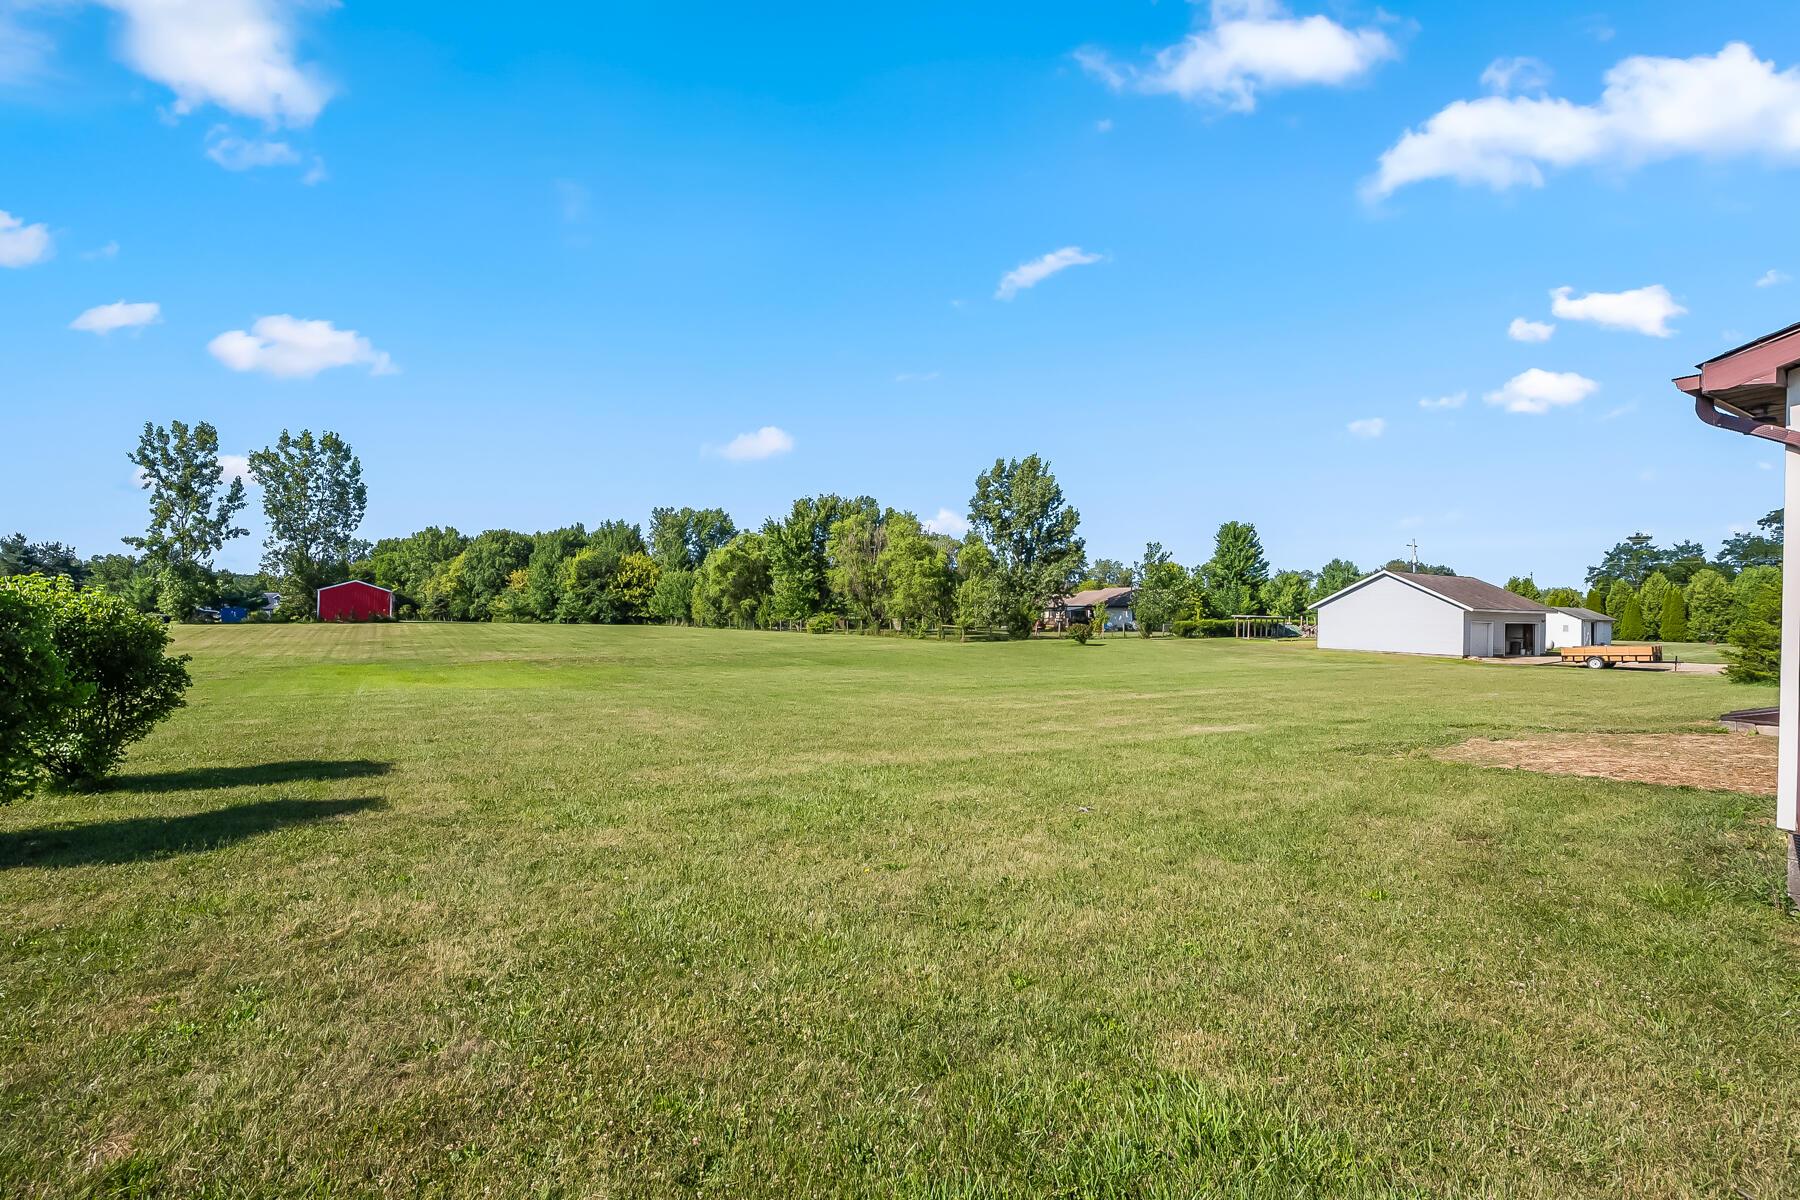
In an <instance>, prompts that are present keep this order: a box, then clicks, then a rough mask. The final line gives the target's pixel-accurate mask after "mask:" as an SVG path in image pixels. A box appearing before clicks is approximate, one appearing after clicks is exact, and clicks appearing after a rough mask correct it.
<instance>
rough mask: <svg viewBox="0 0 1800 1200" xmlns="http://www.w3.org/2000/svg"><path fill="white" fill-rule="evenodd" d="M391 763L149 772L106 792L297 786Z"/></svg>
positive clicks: (300, 761)
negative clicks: (305, 781)
mask: <svg viewBox="0 0 1800 1200" xmlns="http://www.w3.org/2000/svg"><path fill="white" fill-rule="evenodd" d="M389 769H390V764H388V763H384V762H376V761H374V760H373V759H367V758H346V759H320V758H296V759H292V760H290V761H288V762H271V763H256V764H255V765H253V766H248V767H192V768H189V769H188V770H185V771H151V772H149V773H147V774H143V775H121V776H119V777H118V778H117V779H111V780H108V781H107V782H106V784H105V785H104V788H103V790H104V791H109V792H197V791H209V790H211V789H213V788H229V787H255V786H256V785H258V784H268V783H299V782H301V781H303V780H309V779H367V778H368V777H370V776H372V775H386V774H387V773H388V771H389Z"/></svg>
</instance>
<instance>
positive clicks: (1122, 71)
mask: <svg viewBox="0 0 1800 1200" xmlns="http://www.w3.org/2000/svg"><path fill="white" fill-rule="evenodd" d="M1398 53H1399V50H1398V48H1397V47H1395V45H1394V43H1393V41H1392V40H1391V39H1389V37H1388V36H1387V34H1385V33H1383V32H1381V31H1380V30H1379V29H1376V28H1373V27H1372V26H1370V27H1364V28H1360V29H1350V28H1346V27H1345V26H1343V25H1340V24H1338V23H1337V22H1336V21H1333V20H1332V19H1330V18H1329V17H1323V16H1316V15H1315V16H1310V17H1294V16H1290V15H1289V14H1288V11H1287V9H1286V8H1285V7H1284V6H1283V5H1282V4H1280V3H1279V2H1278V0H1213V4H1212V23H1211V25H1210V26H1208V27H1207V28H1204V29H1200V30H1197V31H1195V32H1194V33H1191V34H1189V35H1188V36H1187V37H1186V38H1184V39H1183V40H1181V41H1180V42H1177V43H1176V44H1175V45H1173V46H1170V47H1168V48H1166V49H1164V50H1162V51H1161V52H1160V53H1158V54H1157V56H1156V58H1155V59H1154V61H1153V62H1152V63H1151V64H1150V65H1149V66H1147V67H1144V68H1141V69H1140V68H1137V67H1120V66H1117V65H1115V64H1114V63H1113V62H1112V61H1111V60H1110V59H1108V58H1107V57H1106V56H1105V55H1104V54H1102V53H1100V52H1099V51H1096V50H1093V49H1084V50H1080V51H1078V52H1077V53H1076V56H1075V57H1076V61H1077V62H1079V63H1080V64H1081V65H1082V66H1083V67H1084V68H1085V69H1086V70H1087V71H1088V72H1089V73H1090V74H1092V75H1094V76H1095V77H1096V78H1098V79H1100V80H1102V81H1103V82H1104V83H1105V84H1106V85H1107V86H1108V87H1111V88H1114V89H1123V88H1126V87H1130V88H1133V89H1135V90H1137V91H1141V92H1149V93H1169V94H1173V95H1177V96H1180V97H1181V98H1182V99H1184V100H1191V101H1194V102H1196V103H1205V104H1212V105H1217V106H1219V107H1221V108H1226V109H1229V110H1231V111H1233V112H1246V113H1247V112H1252V111H1254V110H1255V108H1256V99H1257V94H1258V93H1259V92H1263V91H1270V92H1273V91H1279V90H1281V89H1283V88H1294V87H1307V86H1315V87H1341V86H1343V85H1345V84H1350V83H1354V82H1356V81H1357V80H1359V79H1361V78H1362V77H1363V76H1365V75H1367V74H1368V73H1369V72H1370V71H1372V70H1373V69H1374V68H1375V67H1376V66H1377V65H1378V64H1380V63H1381V62H1382V61H1383V60H1385V59H1389V58H1393V57H1395V56H1396V55H1397V54H1398Z"/></svg>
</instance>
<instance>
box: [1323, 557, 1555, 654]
mask: <svg viewBox="0 0 1800 1200" xmlns="http://www.w3.org/2000/svg"><path fill="white" fill-rule="evenodd" d="M1313 608H1314V609H1316V610H1317V611H1318V624H1319V646H1320V648H1321V649H1326V650H1380V651H1386V652H1388V653H1392V654H1442V655H1445V656H1448V657H1470V658H1491V657H1501V656H1515V655H1522V654H1542V653H1543V652H1544V649H1545V647H1546V646H1547V645H1548V644H1549V643H1548V641H1547V636H1548V635H1547V622H1548V619H1549V617H1550V609H1549V608H1548V607H1546V606H1545V605H1542V604H1539V603H1538V602H1537V601H1536V600H1527V599H1526V598H1525V597H1523V596H1516V595H1514V594H1513V593H1511V592H1509V591H1507V590H1506V589H1505V588H1501V587H1495V586H1494V585H1493V584H1491V583H1485V582H1483V581H1482V580H1479V579H1472V578H1470V577H1469V576H1467V575H1414V574H1412V573H1410V572H1407V571H1377V572H1375V574H1373V575H1370V576H1368V577H1367V578H1366V579H1359V580H1357V581H1356V582H1355V583H1353V584H1351V585H1350V586H1349V587H1347V588H1345V589H1344V590H1343V591H1341V592H1337V593H1335V594H1333V595H1330V596H1327V597H1325V598H1324V599H1323V600H1321V601H1319V602H1318V603H1317V604H1315V605H1313Z"/></svg>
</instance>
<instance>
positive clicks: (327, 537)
mask: <svg viewBox="0 0 1800 1200" xmlns="http://www.w3.org/2000/svg"><path fill="white" fill-rule="evenodd" d="M250 473H251V474H252V475H254V476H255V477H256V482H257V483H258V484H259V485H260V486H261V487H262V494H263V515H264V516H265V517H266V518H267V519H268V526H269V533H268V537H267V538H265V539H264V541H263V570H265V571H267V572H268V573H269V574H271V575H273V576H275V577H276V578H278V579H280V580H281V581H282V606H283V607H284V608H285V607H288V606H289V605H290V604H291V605H293V606H295V608H296V609H298V610H300V611H305V612H310V611H312V609H313V606H314V604H315V603H316V595H315V594H316V592H317V590H318V589H319V588H321V587H323V586H324V585H325V584H327V583H331V582H333V581H334V579H335V578H336V577H338V576H341V575H342V574H343V572H344V571H345V569H346V568H347V566H348V564H349V562H350V560H351V558H352V557H353V555H354V553H355V549H356V541H355V539H356V531H357V529H358V528H359V527H360V526H361V525H362V520H363V514H364V513H365V512H367V511H368V507H369V490H368V488H367V487H365V486H364V484H363V479H362V461H361V460H360V459H358V458H357V457H356V454H355V453H354V452H353V451H352V450H351V449H350V444H349V443H348V442H346V441H344V439H343V438H341V437H339V436H338V435H337V434H335V433H332V432H331V431H329V430H327V431H326V432H325V433H322V434H320V435H319V436H318V437H317V438H315V437H314V436H313V433H312V431H311V430H310V429H303V430H301V431H300V435H299V436H298V437H294V436H291V435H290V434H289V433H288V431H287V430H285V429H284V430H282V431H281V436H280V437H278V438H277V439H276V440H275V444H274V445H272V446H267V447H264V448H263V449H261V450H258V451H256V452H255V453H254V454H252V455H251V456H250ZM519 565H522V564H519ZM511 570H512V567H511V566H509V567H508V569H507V572H503V573H502V574H501V575H500V577H499V578H498V579H497V580H496V581H495V586H494V587H493V589H492V593H493V595H498V594H499V592H500V590H501V588H503V587H505V585H506V574H507V573H509V572H510V571H511ZM490 599H491V597H490Z"/></svg>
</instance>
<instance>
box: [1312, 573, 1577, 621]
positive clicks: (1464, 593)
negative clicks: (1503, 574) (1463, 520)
mask: <svg viewBox="0 0 1800 1200" xmlns="http://www.w3.org/2000/svg"><path fill="white" fill-rule="evenodd" d="M1384 576H1385V577H1387V578H1389V579H1397V580H1399V581H1400V582H1401V583H1404V584H1406V585H1407V586H1408V587H1415V588H1418V589H1419V590H1420V591H1421V592H1426V593H1429V594H1430V595H1433V596H1436V597H1437V598H1438V599H1440V600H1444V601H1447V602H1449V603H1451V604H1454V605H1456V607H1458V608H1461V609H1465V610H1468V611H1471V612H1520V613H1547V612H1549V611H1550V609H1549V607H1548V606H1547V605H1543V604H1539V603H1538V602H1537V601H1536V600H1527V599H1526V598H1525V597H1523V596H1517V595H1514V594H1513V593H1512V592H1509V591H1507V590H1506V589H1505V588H1503V587H1495V586H1494V585H1493V584H1491V583H1488V582H1486V581H1484V580H1480V579H1476V578H1475V577H1474V576H1472V575H1416V574H1414V573H1413V572H1411V571H1387V570H1382V571H1377V572H1375V573H1374V574H1373V575H1370V576H1367V577H1366V578H1363V579H1359V580H1357V581H1356V582H1355V583H1353V584H1351V585H1350V586H1349V587H1347V588H1345V589H1344V590H1343V591H1341V592H1334V593H1332V594H1331V595H1329V596H1327V597H1325V598H1324V599H1323V600H1320V601H1319V602H1318V603H1316V604H1314V605H1313V606H1312V607H1314V608H1324V607H1325V606H1326V605H1327V604H1330V603H1331V602H1332V601H1333V600H1336V599H1337V598H1338V597H1340V596H1344V595H1347V594H1349V593H1350V592H1353V591H1355V590H1356V589H1357V588H1360V587H1363V586H1365V585H1367V584H1369V583H1371V582H1373V581H1374V580H1377V579H1380V578H1382V577H1384Z"/></svg>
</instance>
